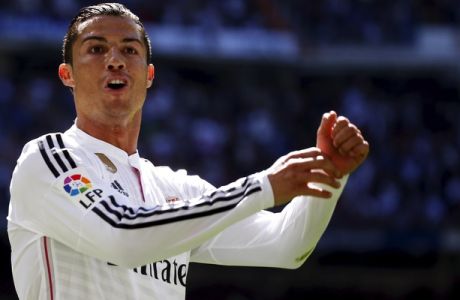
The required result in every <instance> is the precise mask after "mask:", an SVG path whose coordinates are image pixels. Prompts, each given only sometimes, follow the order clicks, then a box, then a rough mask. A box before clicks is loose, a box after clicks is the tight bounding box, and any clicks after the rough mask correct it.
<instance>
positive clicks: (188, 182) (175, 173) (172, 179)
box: [147, 161, 214, 197]
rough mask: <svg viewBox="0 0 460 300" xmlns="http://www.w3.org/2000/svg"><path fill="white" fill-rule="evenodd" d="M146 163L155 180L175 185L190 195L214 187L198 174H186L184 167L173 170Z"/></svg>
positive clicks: (171, 185) (196, 194)
mask: <svg viewBox="0 0 460 300" xmlns="http://www.w3.org/2000/svg"><path fill="white" fill-rule="evenodd" d="M147 162H148V161H147ZM148 163H149V164H150V167H151V168H152V173H153V175H154V177H155V179H156V180H157V181H159V182H161V183H162V184H165V185H168V186H170V187H175V188H176V189H179V190H181V191H182V192H185V193H187V194H189V195H190V196H193V197H195V196H198V195H202V194H203V193H204V192H205V191H207V190H211V189H214V186H213V185H211V184H210V183H209V182H207V181H206V180H204V179H202V178H201V177H200V176H197V175H190V174H188V172H187V170H185V169H179V170H173V169H171V168H170V167H168V166H153V164H152V163H150V162H148Z"/></svg>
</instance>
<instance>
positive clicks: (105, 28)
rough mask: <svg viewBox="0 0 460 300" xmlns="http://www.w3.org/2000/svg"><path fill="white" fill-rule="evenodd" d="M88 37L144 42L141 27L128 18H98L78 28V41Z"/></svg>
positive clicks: (83, 23)
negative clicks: (134, 39) (132, 39)
mask: <svg viewBox="0 0 460 300" xmlns="http://www.w3.org/2000/svg"><path fill="white" fill-rule="evenodd" d="M87 36H99V37H105V38H110V37H115V38H116V37H120V38H122V39H123V38H128V37H129V38H136V39H139V40H142V35H141V27H140V26H139V25H138V24H136V22H134V21H133V20H132V19H130V18H128V17H119V16H97V17H93V18H91V19H89V20H86V21H85V22H82V23H81V24H79V25H78V26H77V41H78V40H82V39H84V38H85V37H87Z"/></svg>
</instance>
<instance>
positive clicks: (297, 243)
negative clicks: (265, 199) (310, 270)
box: [191, 177, 347, 268]
mask: <svg viewBox="0 0 460 300" xmlns="http://www.w3.org/2000/svg"><path fill="white" fill-rule="evenodd" d="M346 181H347V177H344V178H343V179H341V188H339V189H332V188H329V190H331V191H332V193H333V196H332V197H331V198H330V199H320V198H315V197H306V196H299V197H296V198H295V199H294V200H293V201H291V202H290V203H289V204H288V205H287V206H286V207H285V208H284V209H283V210H282V211H281V212H279V213H272V212H269V211H261V212H258V213H256V214H254V215H252V216H250V217H248V218H246V219H244V220H243V221H240V222H238V223H236V224H234V225H232V226H230V227H229V228H227V229H226V230H224V231H223V232H221V233H220V234H219V235H217V236H216V237H215V238H213V239H211V240H209V241H208V242H206V244H203V245H202V246H201V247H199V248H197V249H195V250H194V251H193V252H192V256H191V261H194V262H201V263H211V264H222V265H240V266H265V267H280V268H297V267H299V266H301V265H302V264H303V262H304V261H305V260H306V259H307V258H308V256H309V255H310V254H311V253H312V251H313V250H314V248H315V247H316V245H317V243H318V241H319V239H320V237H321V236H322V234H323V233H324V231H325V229H326V227H327V225H328V223H329V221H330V219H331V216H332V214H333V211H334V208H335V206H336V204H337V201H338V199H339V196H340V195H341V193H342V190H343V187H344V186H345V184H346Z"/></svg>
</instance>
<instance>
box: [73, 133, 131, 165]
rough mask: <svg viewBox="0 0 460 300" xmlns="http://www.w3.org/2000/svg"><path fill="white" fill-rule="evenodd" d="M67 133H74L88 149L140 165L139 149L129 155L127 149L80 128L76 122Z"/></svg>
mask: <svg viewBox="0 0 460 300" xmlns="http://www.w3.org/2000/svg"><path fill="white" fill-rule="evenodd" d="M66 134H69V135H73V136H74V138H75V141H76V142H78V143H79V144H80V145H81V146H82V147H84V148H85V149H86V150H89V151H91V152H94V153H104V154H105V155H108V156H109V157H111V158H115V159H117V160H119V161H121V162H124V163H126V162H128V163H129V164H130V165H131V166H133V167H138V165H139V159H140V157H139V152H138V151H137V150H136V152H135V153H134V154H131V155H128V153H126V151H124V150H122V149H120V148H118V147H116V146H114V145H112V144H109V143H107V142H104V141H102V140H99V139H97V138H95V137H93V136H91V135H89V134H87V133H86V132H84V131H83V130H81V129H80V128H78V127H77V125H76V124H73V125H72V127H70V129H69V130H67V132H66Z"/></svg>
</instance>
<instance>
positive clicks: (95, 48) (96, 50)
mask: <svg viewBox="0 0 460 300" xmlns="http://www.w3.org/2000/svg"><path fill="white" fill-rule="evenodd" d="M89 52H90V53H92V54H100V53H102V52H104V48H103V47H102V46H92V47H90V48H89Z"/></svg>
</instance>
